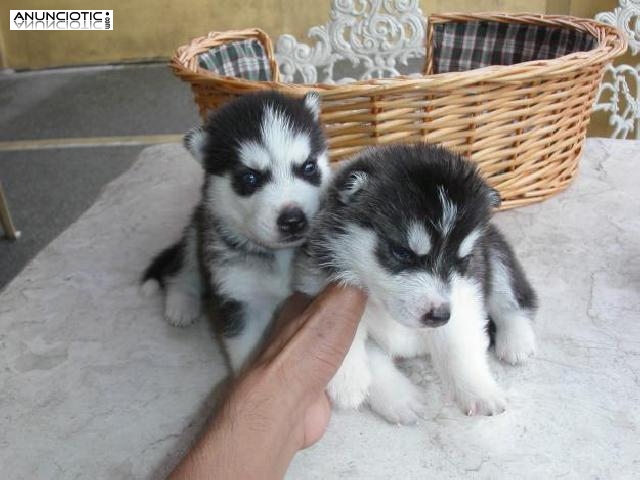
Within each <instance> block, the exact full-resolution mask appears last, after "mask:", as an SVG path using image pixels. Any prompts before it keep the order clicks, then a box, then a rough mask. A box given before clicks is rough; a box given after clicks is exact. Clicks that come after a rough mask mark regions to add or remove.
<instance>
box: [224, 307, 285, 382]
mask: <svg viewBox="0 0 640 480" xmlns="http://www.w3.org/2000/svg"><path fill="white" fill-rule="evenodd" d="M219 313H220V315H221V317H222V322H223V324H222V328H223V330H222V339H223V343H224V345H225V348H226V350H227V354H228V355H229V362H230V363H231V368H232V370H233V372H234V374H237V373H238V372H239V371H240V369H241V368H242V367H243V366H244V365H245V363H246V362H247V361H248V360H249V359H250V358H251V356H252V355H253V354H254V353H255V351H256V348H257V347H258V345H259V344H260V343H261V341H262V339H263V337H264V334H265V331H266V329H267V327H268V326H269V324H270V323H271V320H272V318H273V313H274V308H273V307H272V306H269V307H265V308H256V306H252V305H249V304H248V303H247V302H239V301H236V300H232V299H225V300H223V301H222V303H221V304H220V306H219Z"/></svg>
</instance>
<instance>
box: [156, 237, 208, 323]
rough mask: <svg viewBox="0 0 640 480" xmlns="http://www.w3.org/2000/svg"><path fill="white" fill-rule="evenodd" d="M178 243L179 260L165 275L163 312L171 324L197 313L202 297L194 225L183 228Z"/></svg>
mask: <svg viewBox="0 0 640 480" xmlns="http://www.w3.org/2000/svg"><path fill="white" fill-rule="evenodd" d="M180 246H181V248H182V251H181V264H180V266H179V268H178V269H176V271H175V273H173V275H170V276H167V278H166V279H165V289H166V295H167V296H166V299H165V308H164V312H165V316H166V317H167V320H168V321H169V323H170V324H171V325H174V326H176V327H184V326H186V325H189V324H191V323H193V322H194V321H195V320H196V319H197V318H198V317H199V316H200V311H201V308H202V306H201V301H202V275H201V273H200V268H199V266H198V254H197V249H198V247H197V239H196V231H195V227H194V226H193V225H191V226H189V227H188V228H187V230H186V231H185V235H184V238H183V239H182V241H181V243H180Z"/></svg>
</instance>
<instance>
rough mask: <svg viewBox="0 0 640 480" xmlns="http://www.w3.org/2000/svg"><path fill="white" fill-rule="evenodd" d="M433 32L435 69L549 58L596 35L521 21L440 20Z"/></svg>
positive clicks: (585, 46)
mask: <svg viewBox="0 0 640 480" xmlns="http://www.w3.org/2000/svg"><path fill="white" fill-rule="evenodd" d="M433 33H434V37H433V38H434V42H433V71H434V73H445V72H463V71H466V70H472V69H474V68H480V67H486V66H489V65H513V64H515V63H521V62H528V61H530V60H548V59H551V58H557V57H561V56H563V55H567V54H569V53H574V52H582V51H588V50H591V49H592V48H594V47H595V45H596V39H595V38H594V37H592V36H591V35H588V34H586V33H583V32H580V31H577V30H570V29H565V28H550V27H542V26H536V25H526V24H518V23H501V22H488V21H479V22H463V23H457V22H451V23H439V24H435V25H434V27H433Z"/></svg>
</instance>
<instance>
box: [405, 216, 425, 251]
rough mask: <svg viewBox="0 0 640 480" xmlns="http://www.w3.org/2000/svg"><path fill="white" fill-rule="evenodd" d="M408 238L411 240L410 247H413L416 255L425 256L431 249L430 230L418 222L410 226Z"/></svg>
mask: <svg viewBox="0 0 640 480" xmlns="http://www.w3.org/2000/svg"><path fill="white" fill-rule="evenodd" d="M407 240H408V242H409V248H411V250H413V252H414V253H415V254H416V255H419V256H423V255H426V254H427V253H429V250H431V237H430V236H429V232H427V231H426V230H425V228H424V226H423V225H421V224H419V223H418V222H414V223H412V224H411V226H410V227H409V231H408V233H407Z"/></svg>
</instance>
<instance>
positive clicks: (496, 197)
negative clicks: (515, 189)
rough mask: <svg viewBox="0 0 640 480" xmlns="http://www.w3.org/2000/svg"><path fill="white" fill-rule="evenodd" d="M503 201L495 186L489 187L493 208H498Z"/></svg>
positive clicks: (490, 202) (490, 203)
mask: <svg viewBox="0 0 640 480" xmlns="http://www.w3.org/2000/svg"><path fill="white" fill-rule="evenodd" d="M501 203H502V198H501V197H500V192H498V191H497V190H496V189H495V188H491V187H489V205H490V206H491V207H493V208H498V207H499V206H500V204H501Z"/></svg>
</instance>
